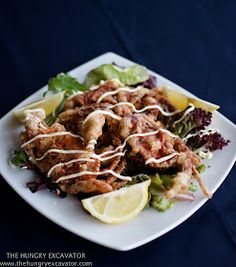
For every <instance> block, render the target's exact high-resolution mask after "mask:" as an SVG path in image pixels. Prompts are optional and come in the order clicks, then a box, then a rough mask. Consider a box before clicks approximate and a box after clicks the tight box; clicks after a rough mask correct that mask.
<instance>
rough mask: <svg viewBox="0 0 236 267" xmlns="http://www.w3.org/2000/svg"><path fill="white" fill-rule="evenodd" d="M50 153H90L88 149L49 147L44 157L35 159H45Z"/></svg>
mask: <svg viewBox="0 0 236 267" xmlns="http://www.w3.org/2000/svg"><path fill="white" fill-rule="evenodd" d="M49 153H58V154H88V151H85V150H64V149H56V148H51V149H48V150H47V151H46V152H45V153H44V154H43V156H42V157H40V158H36V159H35V160H42V159H44V158H45V157H46V156H47V155H48V154H49Z"/></svg>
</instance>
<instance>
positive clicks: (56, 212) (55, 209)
mask: <svg viewBox="0 0 236 267" xmlns="http://www.w3.org/2000/svg"><path fill="white" fill-rule="evenodd" d="M112 62H116V63H117V64H118V65H120V66H128V65H131V64H133V62H131V61H129V60H127V59H125V58H123V57H120V56H118V55H116V54H114V53H106V54H103V55H101V56H99V57H97V58H95V59H93V60H91V61H89V62H87V63H85V64H83V65H81V66H80V67H77V68H76V69H74V70H72V71H71V72H69V73H70V74H71V75H73V76H75V77H77V78H78V79H79V81H83V79H84V76H85V75H86V73H87V72H88V71H90V70H91V69H93V68H95V67H98V66H99V65H101V64H104V63H112ZM151 74H154V75H155V76H156V77H157V81H158V85H159V86H161V85H163V84H166V85H169V86H172V87H174V88H176V90H180V91H184V92H185V93H186V91H185V90H184V89H182V88H181V87H179V86H177V85H176V84H174V83H172V82H170V81H169V80H167V79H165V78H163V77H161V76H160V75H158V74H156V73H153V72H151ZM45 90H46V86H45V87H43V88H42V89H40V90H39V91H37V92H36V93H34V94H33V95H31V96H30V97H28V98H27V99H26V100H25V101H23V102H22V103H21V104H20V105H25V104H27V103H29V102H31V101H34V100H37V99H39V98H41V97H42V94H43V92H44V91H45ZM187 94H190V93H187ZM190 95H191V94H190ZM213 123H214V127H216V128H218V129H219V130H220V131H221V133H223V135H224V137H225V138H227V139H230V140H231V142H230V144H229V145H228V146H227V147H226V148H224V149H223V151H217V152H215V153H214V157H213V159H211V160H210V162H209V164H210V166H211V168H209V169H207V171H206V172H205V173H204V175H203V178H204V180H205V183H206V185H207V186H208V188H209V190H210V191H211V192H215V191H216V189H217V188H218V187H219V186H220V185H221V183H222V182H223V181H224V179H225V177H226V176H227V174H228V173H229V171H230V169H231V168H232V166H233V163H234V161H235V158H236V139H235V136H236V127H235V125H234V124H233V123H232V122H230V121H229V120H228V119H226V118H225V117H224V116H222V115H221V114H220V113H218V112H215V114H214V118H213ZM21 130H22V126H21V125H20V123H18V122H17V121H16V119H15V118H14V117H13V115H12V112H11V111H10V112H9V113H8V114H7V115H6V116H4V117H3V118H2V119H1V121H0V132H1V135H0V144H1V147H0V154H1V160H0V173H1V174H2V176H3V177H4V178H5V180H6V181H7V182H8V184H9V185H10V186H11V187H12V188H13V189H14V190H15V191H16V192H17V193H18V194H19V195H20V196H21V197H22V198H23V199H24V200H25V201H26V202H28V203H29V204H30V205H31V206H32V207H34V208H35V209H36V210H37V211H39V212H40V213H41V214H43V215H44V216H46V217H47V218H48V219H50V220H51V221H53V222H55V223H57V224H58V225H60V226H62V227H64V228H65V229H67V230H69V231H71V232H73V233H75V234H77V235H79V236H81V237H83V238H86V239H88V240H90V241H93V242H95V243H98V244H101V245H103V246H106V247H109V248H113V249H117V250H130V249H133V248H136V247H138V246H141V245H143V244H145V243H147V242H149V241H151V240H153V239H155V238H157V237H159V236H161V235H163V234H165V233H166V232H168V231H170V230H171V229H173V228H174V227H176V226H177V225H179V224H180V223H182V222H183V221H184V220H186V219H187V218H188V217H190V216H191V215H192V214H193V213H194V212H195V211H196V210H198V209H199V208H200V207H201V206H202V205H203V204H204V203H205V202H206V201H207V199H206V198H205V197H204V196H203V194H202V192H201V190H198V192H197V193H196V201H194V202H192V203H186V202H182V203H177V204H176V205H175V206H174V208H172V209H171V210H169V211H167V212H165V213H158V212H157V211H156V210H154V209H151V208H150V209H146V210H144V211H143V212H141V214H140V215H139V216H138V217H136V218H135V219H133V220H132V221H130V222H128V223H125V224H121V225H107V224H104V223H101V222H99V221H97V220H96V219H95V218H93V217H92V216H89V215H87V214H86V213H85V212H84V211H83V209H82V208H81V206H80V203H79V201H78V200H77V199H76V198H75V197H71V196H70V197H67V198H66V199H61V198H59V197H56V196H55V195H54V194H52V193H50V192H47V191H40V192H37V193H35V194H32V193H31V192H30V190H29V189H27V188H26V182H27V181H29V180H31V179H32V178H33V177H34V174H33V173H32V172H30V171H27V170H24V171H23V170H18V169H13V168H11V167H10V166H9V165H8V158H9V154H10V151H11V150H12V149H15V148H16V147H19V141H18V140H19V133H20V131H21Z"/></svg>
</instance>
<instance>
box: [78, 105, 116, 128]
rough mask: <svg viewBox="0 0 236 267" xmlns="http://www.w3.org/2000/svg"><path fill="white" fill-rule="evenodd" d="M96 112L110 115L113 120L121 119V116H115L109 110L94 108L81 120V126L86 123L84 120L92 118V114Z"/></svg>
mask: <svg viewBox="0 0 236 267" xmlns="http://www.w3.org/2000/svg"><path fill="white" fill-rule="evenodd" d="M97 114H103V115H108V116H111V117H112V118H113V119H115V120H121V117H120V116H117V115H116V114H113V113H112V112H111V111H108V110H100V109H98V110H95V111H93V112H91V113H90V114H89V115H88V116H87V117H86V118H85V120H84V121H83V126H84V125H85V124H86V122H87V121H88V120H89V119H90V118H92V117H93V116H94V115H97Z"/></svg>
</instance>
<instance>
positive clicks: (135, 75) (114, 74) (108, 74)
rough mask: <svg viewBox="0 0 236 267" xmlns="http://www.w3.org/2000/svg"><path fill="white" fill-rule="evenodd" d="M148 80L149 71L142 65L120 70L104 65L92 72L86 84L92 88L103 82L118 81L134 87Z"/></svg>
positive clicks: (88, 75)
mask: <svg viewBox="0 0 236 267" xmlns="http://www.w3.org/2000/svg"><path fill="white" fill-rule="evenodd" d="M148 78H149V74H148V71H147V70H146V68H145V67H143V66H141V65H137V64H136V65H133V66H130V67H127V68H119V67H117V66H115V65H113V64H103V65H101V66H99V67H98V68H96V69H94V70H92V71H90V72H89V73H88V74H87V76H86V78H85V82H84V83H85V85H86V86H88V87H90V86H92V85H97V84H99V82H100V81H101V80H109V79H118V80H119V81H121V82H122V83H123V84H125V85H134V84H137V83H141V82H144V81H146V80H147V79H148Z"/></svg>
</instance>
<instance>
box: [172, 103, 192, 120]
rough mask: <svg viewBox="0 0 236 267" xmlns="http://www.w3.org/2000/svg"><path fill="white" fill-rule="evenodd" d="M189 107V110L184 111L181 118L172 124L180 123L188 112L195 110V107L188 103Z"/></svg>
mask: <svg viewBox="0 0 236 267" xmlns="http://www.w3.org/2000/svg"><path fill="white" fill-rule="evenodd" d="M189 106H190V108H188V109H187V110H185V112H184V114H183V116H182V117H181V118H180V119H178V120H177V121H175V122H174V123H173V124H176V123H179V122H181V121H182V120H183V119H184V118H185V117H186V116H187V115H188V114H189V113H190V112H192V111H193V110H194V109H195V106H194V105H193V104H192V103H189Z"/></svg>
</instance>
